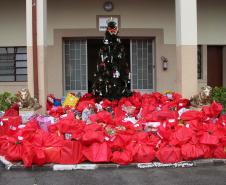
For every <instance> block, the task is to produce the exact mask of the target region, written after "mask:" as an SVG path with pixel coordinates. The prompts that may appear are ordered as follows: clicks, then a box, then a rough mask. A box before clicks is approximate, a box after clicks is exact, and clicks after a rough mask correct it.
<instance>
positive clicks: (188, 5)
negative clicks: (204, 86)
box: [175, 0, 198, 98]
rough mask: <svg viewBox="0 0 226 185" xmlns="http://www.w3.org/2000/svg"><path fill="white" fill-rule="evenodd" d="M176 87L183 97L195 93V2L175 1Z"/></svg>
mask: <svg viewBox="0 0 226 185" xmlns="http://www.w3.org/2000/svg"><path fill="white" fill-rule="evenodd" d="M175 4H176V45H177V49H176V54H177V87H178V91H179V92H181V93H182V95H183V96H184V97H187V98H190V97H191V96H192V95H194V94H195V93H197V88H198V80H197V2H196V0H175Z"/></svg>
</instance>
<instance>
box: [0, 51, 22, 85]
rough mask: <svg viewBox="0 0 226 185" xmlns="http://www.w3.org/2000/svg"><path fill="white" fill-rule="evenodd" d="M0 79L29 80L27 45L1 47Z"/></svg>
mask: <svg viewBox="0 0 226 185" xmlns="http://www.w3.org/2000/svg"><path fill="white" fill-rule="evenodd" d="M0 81H1V82H25V81H27V48H26V47H0Z"/></svg>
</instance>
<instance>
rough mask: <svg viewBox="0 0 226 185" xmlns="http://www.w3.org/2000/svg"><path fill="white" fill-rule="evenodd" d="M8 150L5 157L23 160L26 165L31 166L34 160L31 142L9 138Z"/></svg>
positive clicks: (12, 159)
mask: <svg viewBox="0 0 226 185" xmlns="http://www.w3.org/2000/svg"><path fill="white" fill-rule="evenodd" d="M7 141H8V146H7V151H6V153H5V157H6V159H7V160H9V161H21V160H23V163H24V166H25V167H30V166H31V165H32V160H33V151H32V146H31V144H30V143H28V142H26V141H19V140H17V139H14V138H8V140H7Z"/></svg>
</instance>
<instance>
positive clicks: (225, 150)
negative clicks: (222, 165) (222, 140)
mask: <svg viewBox="0 0 226 185" xmlns="http://www.w3.org/2000/svg"><path fill="white" fill-rule="evenodd" d="M214 157H216V158H218V159H226V147H225V146H223V145H219V146H217V148H216V149H215V150H214Z"/></svg>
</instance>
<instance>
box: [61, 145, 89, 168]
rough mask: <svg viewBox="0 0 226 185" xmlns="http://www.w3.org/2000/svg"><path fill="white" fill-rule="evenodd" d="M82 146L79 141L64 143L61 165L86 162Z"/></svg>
mask: <svg viewBox="0 0 226 185" xmlns="http://www.w3.org/2000/svg"><path fill="white" fill-rule="evenodd" d="M82 149H83V147H82V144H81V143H80V142H78V141H64V146H63V147H62V148H61V153H60V163H61V164H79V163H81V162H82V161H84V159H85V158H84V156H83V154H82Z"/></svg>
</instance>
